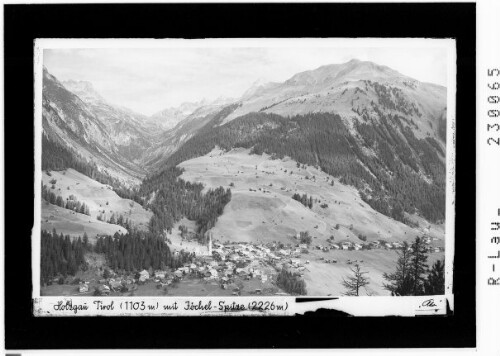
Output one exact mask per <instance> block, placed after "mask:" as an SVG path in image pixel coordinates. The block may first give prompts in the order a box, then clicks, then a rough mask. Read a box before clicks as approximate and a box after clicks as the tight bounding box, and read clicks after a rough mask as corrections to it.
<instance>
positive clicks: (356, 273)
mask: <svg viewBox="0 0 500 356" xmlns="http://www.w3.org/2000/svg"><path fill="white" fill-rule="evenodd" d="M351 271H352V273H353V276H352V277H347V279H345V278H342V285H343V286H344V288H345V289H346V291H345V292H344V295H347V296H355V297H358V296H359V290H360V289H361V288H365V290H366V286H367V285H368V284H370V282H369V281H368V278H367V277H365V276H364V275H365V274H367V273H368V272H364V271H361V267H360V266H359V265H358V264H356V265H355V266H354V268H351Z"/></svg>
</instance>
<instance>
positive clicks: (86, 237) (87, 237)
mask: <svg viewBox="0 0 500 356" xmlns="http://www.w3.org/2000/svg"><path fill="white" fill-rule="evenodd" d="M83 247H84V248H85V249H87V248H88V247H89V236H88V235H87V233H86V232H84V233H83Z"/></svg>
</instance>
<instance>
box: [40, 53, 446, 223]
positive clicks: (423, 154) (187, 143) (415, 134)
mask: <svg viewBox="0 0 500 356" xmlns="http://www.w3.org/2000/svg"><path fill="white" fill-rule="evenodd" d="M42 116H43V135H44V143H45V144H44V151H43V157H42V158H43V159H42V161H43V162H44V169H62V168H65V166H68V165H69V164H70V163H69V162H72V163H71V164H72V165H73V166H71V167H70V168H75V167H76V166H75V163H74V162H75V161H76V162H78V167H80V166H82V165H83V166H85V167H89V166H91V167H92V168H91V169H90V168H85V171H86V172H89V171H91V172H92V174H95V172H99V174H102V175H103V176H105V177H108V178H109V180H110V182H114V184H116V185H118V186H120V187H121V188H127V189H130V188H135V189H138V191H139V192H140V194H142V198H148V199H149V200H151V199H153V200H154V194H152V195H151V193H152V192H154V191H155V190H157V188H155V187H151V186H150V185H149V186H148V187H147V189H146V188H144V187H143V186H144V184H142V185H141V182H142V181H143V180H144V178H145V177H148V179H149V183H151V181H153V180H154V179H152V178H151V177H161V175H162V174H165V173H164V172H167V171H168V168H169V167H176V166H177V165H178V164H180V163H182V162H185V161H186V160H189V159H193V158H196V157H200V156H203V155H206V154H208V153H209V152H210V151H212V150H213V149H214V148H216V147H217V148H222V149H224V150H231V149H234V148H238V147H240V148H250V149H252V150H253V151H252V152H253V153H255V154H263V153H266V154H269V155H272V156H275V157H291V158H292V159H294V160H296V161H297V162H299V163H301V164H308V165H311V166H315V167H317V168H318V169H321V170H322V171H323V172H326V173H327V174H330V175H332V176H334V177H339V178H340V179H341V181H342V182H343V183H345V184H348V185H352V186H354V187H355V188H356V189H357V190H358V191H359V194H360V196H361V197H362V199H363V200H364V201H365V202H367V203H368V204H369V205H370V206H371V207H372V208H373V209H375V210H377V211H379V212H381V213H382V214H384V215H387V216H391V217H393V218H394V219H396V220H399V221H403V222H405V223H410V220H408V216H411V215H419V216H422V217H424V218H425V219H427V220H428V221H432V222H439V221H443V219H444V198H445V157H446V88H445V87H442V86H439V85H436V84H430V83H423V82H420V81H418V80H415V79H412V78H410V77H407V76H405V75H403V74H400V73H398V72H397V71H395V70H393V69H391V68H389V67H386V66H382V65H378V64H375V63H372V62H366V61H359V60H351V61H349V62H346V63H342V64H330V65H325V66H321V67H319V68H317V69H314V70H309V71H305V72H301V73H297V74H295V75H293V76H292V77H291V78H289V79H288V80H286V81H284V82H281V83H274V82H273V83H265V82H261V81H258V82H256V83H254V84H253V85H252V86H251V87H250V88H249V89H248V90H247V91H246V92H245V93H244V94H243V95H242V96H241V97H240V98H238V99H226V98H220V99H218V100H216V101H215V102H208V101H206V100H201V101H198V102H192V103H183V104H182V105H180V106H179V107H175V108H167V109H165V110H162V111H160V112H158V113H156V114H154V115H152V116H150V117H147V116H144V115H142V114H138V113H135V112H133V111H131V110H129V109H126V108H123V107H119V106H117V105H113V104H111V103H109V102H108V101H107V100H106V99H104V98H103V97H102V96H101V95H100V94H99V93H98V92H97V91H96V90H95V89H94V88H93V86H92V84H91V83H89V82H82V81H72V80H70V81H65V82H60V81H59V80H58V79H57V78H55V77H54V76H53V75H51V74H50V73H49V72H48V70H47V69H44V73H43V113H42ZM68 157H71V159H69V158H68ZM80 168H81V167H80ZM75 169H76V168H75ZM101 178H102V177H101ZM146 201H147V199H146Z"/></svg>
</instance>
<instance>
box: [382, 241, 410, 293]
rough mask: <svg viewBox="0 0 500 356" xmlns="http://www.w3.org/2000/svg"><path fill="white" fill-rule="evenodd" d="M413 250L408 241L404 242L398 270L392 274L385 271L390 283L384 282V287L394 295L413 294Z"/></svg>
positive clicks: (397, 265)
mask: <svg viewBox="0 0 500 356" xmlns="http://www.w3.org/2000/svg"><path fill="white" fill-rule="evenodd" d="M410 263H411V251H410V247H409V245H408V242H406V241H405V242H403V247H402V249H401V250H399V251H398V260H397V264H396V271H395V272H394V273H391V274H387V273H384V279H385V280H387V281H388V282H389V283H387V284H384V289H386V290H388V291H390V292H391V294H392V295H396V296H401V295H412V285H413V281H412V276H411V271H410Z"/></svg>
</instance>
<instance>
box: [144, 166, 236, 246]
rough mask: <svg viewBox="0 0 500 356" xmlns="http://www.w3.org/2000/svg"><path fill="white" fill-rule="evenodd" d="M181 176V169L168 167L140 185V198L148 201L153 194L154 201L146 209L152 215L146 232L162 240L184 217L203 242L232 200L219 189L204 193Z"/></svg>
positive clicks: (224, 190)
mask: <svg viewBox="0 0 500 356" xmlns="http://www.w3.org/2000/svg"><path fill="white" fill-rule="evenodd" d="M181 174H182V170H181V169H179V168H177V167H167V168H166V169H164V170H163V171H161V172H159V173H157V174H155V175H152V176H150V177H148V178H146V179H145V180H144V181H143V183H142V185H141V188H140V191H139V194H140V196H142V197H149V196H150V195H152V194H153V193H154V199H153V201H152V202H150V203H149V204H147V205H146V206H147V207H148V208H150V209H151V210H152V211H153V214H154V215H153V217H152V218H151V221H150V224H149V230H150V232H151V233H153V234H155V235H158V236H161V235H162V234H163V233H164V231H165V230H169V231H171V229H172V227H173V225H174V223H175V222H177V221H179V220H180V219H181V218H182V217H186V218H188V219H190V220H195V221H196V224H197V233H198V235H199V237H200V239H203V238H204V235H205V232H206V231H207V230H209V229H211V228H212V227H213V226H214V225H215V222H216V221H217V218H218V217H219V216H220V215H222V212H223V210H224V207H225V206H226V204H227V203H229V201H230V200H231V190H230V189H229V188H228V189H224V188H222V187H219V188H216V189H209V190H208V191H207V192H206V193H203V192H202V190H203V185H202V184H199V183H190V182H186V181H184V180H183V179H180V178H179V176H180V175H181Z"/></svg>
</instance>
